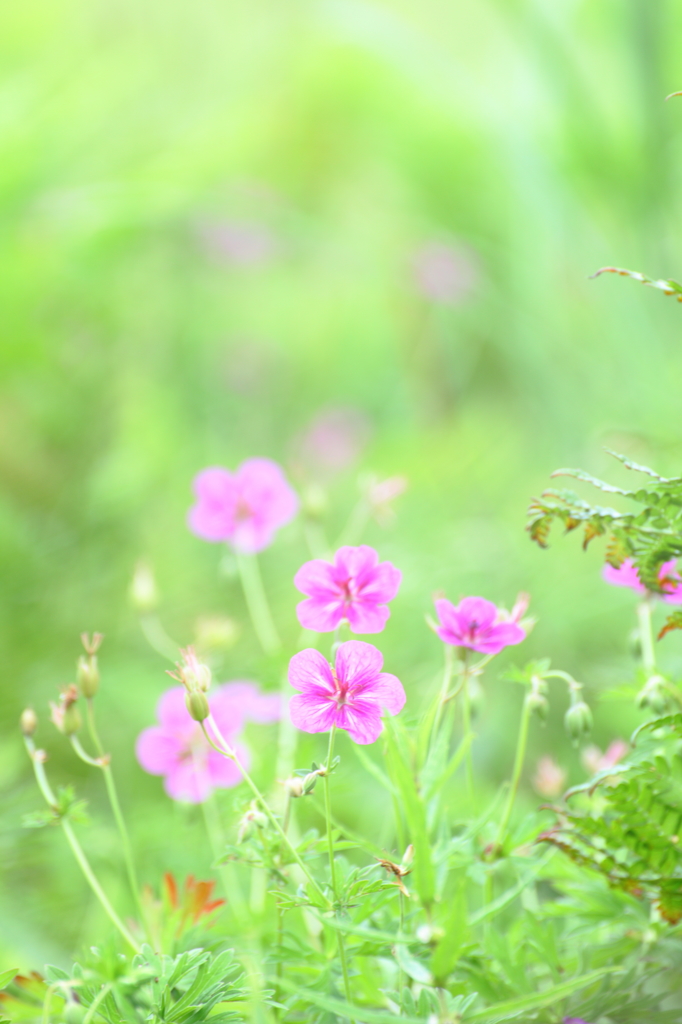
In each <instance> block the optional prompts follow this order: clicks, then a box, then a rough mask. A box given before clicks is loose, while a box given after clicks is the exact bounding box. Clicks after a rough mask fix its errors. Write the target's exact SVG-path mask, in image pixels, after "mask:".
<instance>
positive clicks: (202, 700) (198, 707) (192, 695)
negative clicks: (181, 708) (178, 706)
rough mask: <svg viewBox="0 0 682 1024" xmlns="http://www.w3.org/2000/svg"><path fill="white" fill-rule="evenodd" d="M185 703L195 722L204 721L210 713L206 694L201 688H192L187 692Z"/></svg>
mask: <svg viewBox="0 0 682 1024" xmlns="http://www.w3.org/2000/svg"><path fill="white" fill-rule="evenodd" d="M185 705H186V707H187V710H188V711H189V713H190V715H191V716H192V718H193V719H194V721H195V722H203V721H204V719H206V718H208V716H209V715H210V713H211V712H210V710H209V707H208V701H207V699H206V694H205V693H202V692H201V690H191V691H190V692H189V693H186V694H185Z"/></svg>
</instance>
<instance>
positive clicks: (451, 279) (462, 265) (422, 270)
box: [413, 242, 479, 305]
mask: <svg viewBox="0 0 682 1024" xmlns="http://www.w3.org/2000/svg"><path fill="white" fill-rule="evenodd" d="M413 272H414V278H415V283H416V285H417V287H418V288H419V290H420V292H421V293H422V295H424V296H425V298H427V299H432V300H433V301H434V302H443V303H451V304H452V305H456V304H457V303H458V302H461V300H462V299H463V298H465V297H466V296H467V295H468V294H469V293H470V292H471V291H472V290H473V289H474V288H475V286H476V284H477V282H478V276H479V275H478V268H477V266H476V262H475V259H474V256H473V253H471V252H470V251H469V250H468V249H466V248H464V247H463V246H459V245H456V246H454V245H446V244H445V243H443V242H427V243H426V245H423V246H421V248H419V249H418V250H417V251H416V252H415V254H414V257H413Z"/></svg>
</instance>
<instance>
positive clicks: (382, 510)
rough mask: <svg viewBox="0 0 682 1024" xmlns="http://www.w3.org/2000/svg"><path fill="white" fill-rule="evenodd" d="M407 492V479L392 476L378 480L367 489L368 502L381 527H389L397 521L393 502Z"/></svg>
mask: <svg viewBox="0 0 682 1024" xmlns="http://www.w3.org/2000/svg"><path fill="white" fill-rule="evenodd" d="M406 490H407V477H405V476H390V477H388V479H386V480H378V481H376V482H374V483H372V484H370V486H369V488H368V489H367V501H368V502H369V506H370V508H371V510H372V514H373V516H374V518H375V519H376V521H377V522H378V523H379V526H388V524H389V523H391V522H392V521H393V520H394V519H395V511H394V510H393V507H392V505H393V502H394V501H395V500H396V498H399V497H400V495H401V494H404V493H405V491H406Z"/></svg>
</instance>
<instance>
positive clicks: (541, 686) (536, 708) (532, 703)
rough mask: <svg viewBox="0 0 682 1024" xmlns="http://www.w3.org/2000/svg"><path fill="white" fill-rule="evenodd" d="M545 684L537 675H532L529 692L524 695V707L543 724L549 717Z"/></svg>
mask: <svg viewBox="0 0 682 1024" xmlns="http://www.w3.org/2000/svg"><path fill="white" fill-rule="evenodd" d="M547 689H548V687H547V683H546V682H545V680H544V679H543V678H542V676H539V675H533V676H531V679H530V690H529V691H528V693H527V694H526V707H527V708H529V710H530V712H531V714H535V715H537V716H538V718H539V719H540V721H541V722H542V723H543V724H544V723H545V722H546V721H547V716H548V715H549V701H548V700H547Z"/></svg>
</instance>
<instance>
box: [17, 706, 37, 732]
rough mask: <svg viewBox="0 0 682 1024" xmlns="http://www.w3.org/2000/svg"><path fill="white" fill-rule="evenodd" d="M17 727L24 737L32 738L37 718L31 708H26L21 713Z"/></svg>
mask: <svg viewBox="0 0 682 1024" xmlns="http://www.w3.org/2000/svg"><path fill="white" fill-rule="evenodd" d="M19 725H20V726H21V731H22V732H23V734H24V736H32V735H33V733H34V732H35V731H36V729H37V728H38V716H37V715H36V713H35V711H34V710H33V708H26V709H25V710H24V711H22V712H21V718H20V719H19Z"/></svg>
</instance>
